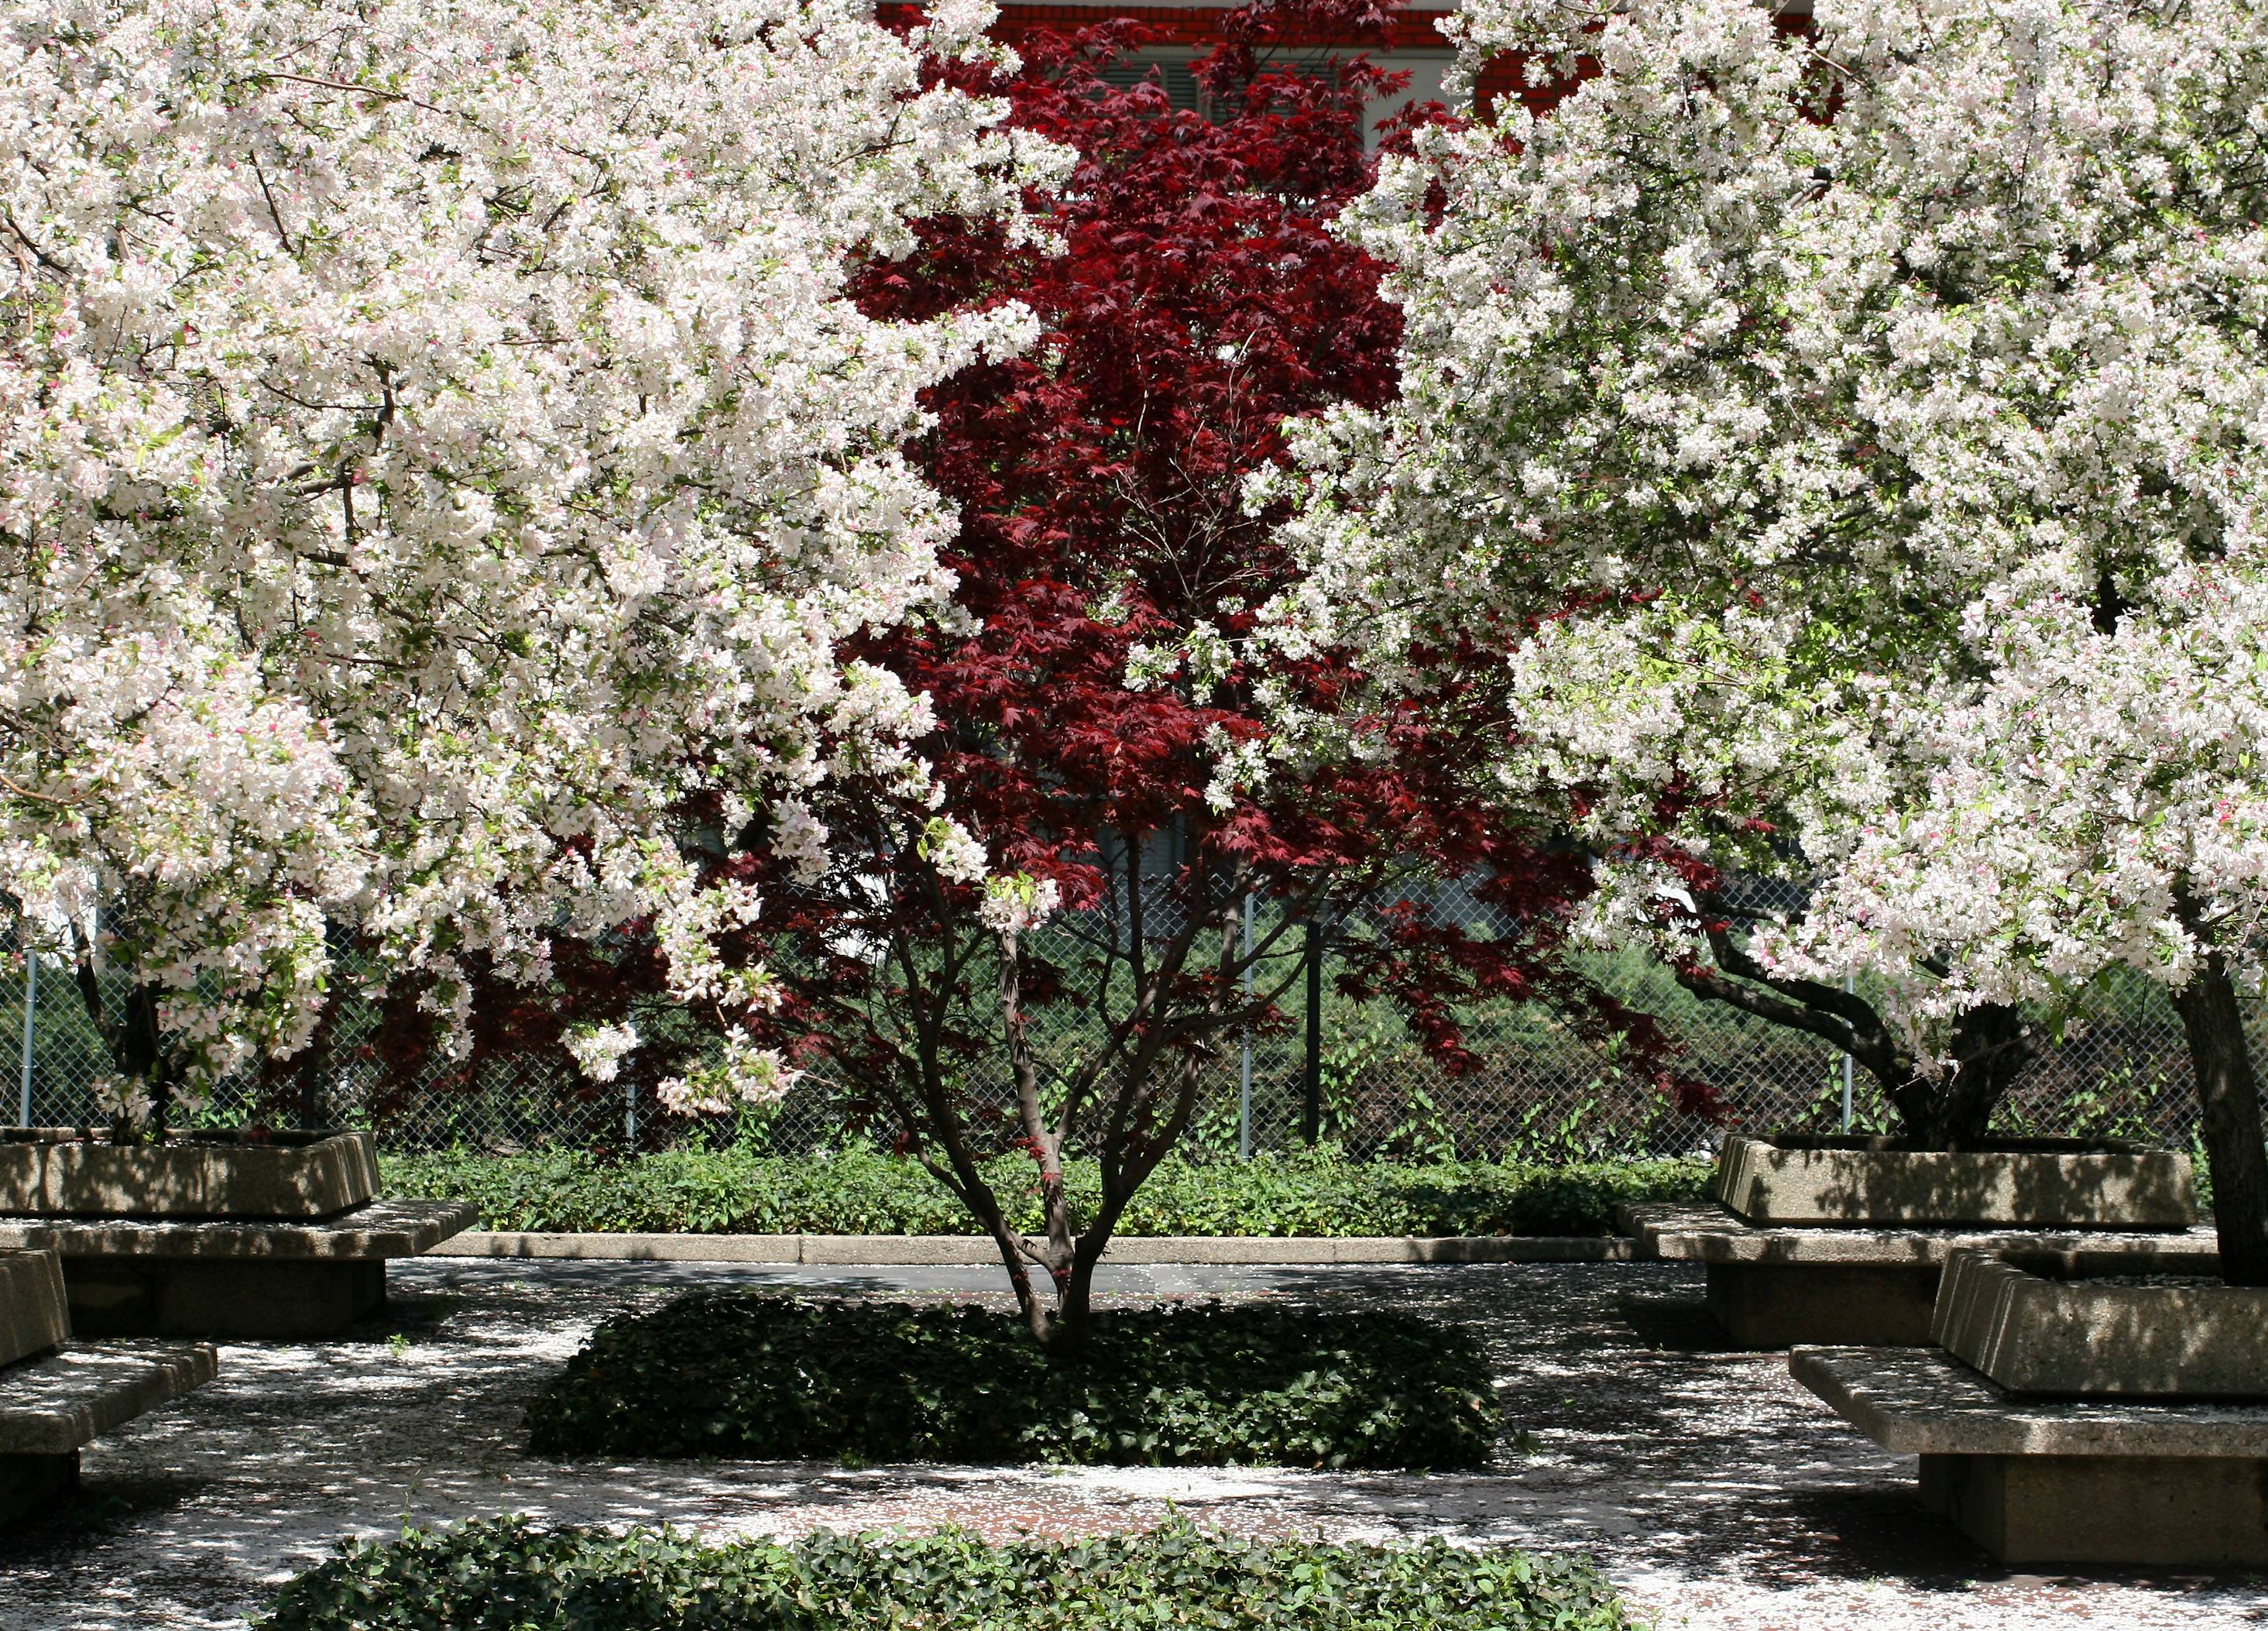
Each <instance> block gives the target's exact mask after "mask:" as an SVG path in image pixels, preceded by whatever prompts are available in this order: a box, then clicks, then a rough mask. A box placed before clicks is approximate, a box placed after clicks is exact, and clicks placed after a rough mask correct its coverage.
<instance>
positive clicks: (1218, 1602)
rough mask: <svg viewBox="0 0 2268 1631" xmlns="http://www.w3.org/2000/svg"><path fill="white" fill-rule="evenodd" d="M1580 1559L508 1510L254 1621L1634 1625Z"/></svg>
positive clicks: (375, 1552)
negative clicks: (621, 1529)
mask: <svg viewBox="0 0 2268 1631" xmlns="http://www.w3.org/2000/svg"><path fill="white" fill-rule="evenodd" d="M1630 1624H1631V1621H1630V1620H1629V1619H1628V1617H1627V1616H1626V1615H1625V1614H1624V1610H1623V1608H1622V1606H1621V1605H1620V1603H1619V1602H1618V1600H1617V1599H1616V1596H1615V1593H1614V1591H1613V1589H1612V1588H1611V1587H1609V1585H1608V1584H1607V1583H1606V1582H1605V1581H1604V1580H1603V1579H1602V1578H1601V1577H1600V1576H1599V1575H1598V1573H1597V1571H1596V1570H1595V1569H1594V1568H1592V1567H1591V1565H1589V1564H1588V1563H1587V1562H1584V1561H1580V1560H1574V1559H1561V1558H1545V1557H1536V1556H1532V1555H1530V1554H1527V1553H1524V1552H1518V1551H1513V1550H1511V1549H1509V1548H1504V1547H1491V1548H1489V1549H1487V1550H1464V1549H1461V1548H1458V1547H1454V1546H1445V1545H1443V1544H1441V1543H1440V1542H1439V1541H1432V1542H1428V1543H1426V1544H1425V1545H1421V1546H1330V1545H1325V1544H1322V1543H1320V1542H1314V1541H1304V1540H1288V1541H1287V1540H1268V1541H1248V1540H1240V1539H1229V1538H1226V1537H1224V1536H1219V1535H1215V1534H1211V1533H1209V1532H1207V1531H1203V1530H1199V1529H1197V1528H1195V1527H1193V1526H1192V1525H1190V1524H1187V1523H1185V1522H1178V1521H1177V1522H1175V1523H1172V1524H1167V1525H1166V1526H1164V1527H1162V1528H1160V1529H1156V1530H1152V1531H1149V1532H1147V1533H1144V1534H1132V1535H1109V1536H1101V1537H1097V1538H1095V1539H1082V1540H1075V1541H1069V1542H1060V1541H1023V1542H1017V1543H1013V1544H1010V1545H1005V1546H993V1545H990V1544H988V1543H987V1542H985V1541H984V1540H983V1539H979V1538H978V1537H976V1536H975V1535H972V1534H969V1533H968V1532H966V1531H958V1530H948V1531H945V1532H943V1533H940V1534H935V1535H921V1536H905V1535H831V1534H826V1533H821V1534H815V1535H813V1536H811V1537H810V1538H808V1539H805V1540H802V1541H799V1542H798V1543H796V1544H795V1545H793V1546H781V1545H778V1544H777V1543H776V1542H772V1541H767V1540H753V1541H743V1542H740V1543H737V1544H734V1545H730V1546H704V1545H703V1544H702V1543H701V1542H699V1541H698V1540H696V1539H694V1538H693V1537H691V1536H689V1535H686V1534H683V1533H681V1532H677V1531H666V1530H664V1531H657V1530H640V1529H634V1530H631V1531H629V1532H628V1533H627V1534H615V1533H612V1532H609V1531H603V1530H587V1529H566V1530H556V1531H539V1530H535V1529H532V1528H530V1527H528V1526H527V1524H525V1523H524V1522H522V1521H519V1520H516V1519H510V1518H506V1519H503V1520H498V1521H491V1522H483V1523H474V1524H466V1525H465V1526H463V1527H462V1528H460V1529H457V1530H453V1531H447V1532H446V1533H432V1532H426V1531H416V1530H412V1531H408V1532H407V1533H405V1534H404V1535H403V1536H402V1537H401V1539H399V1540H394V1541H387V1542H383V1543H371V1542H366V1541H358V1540H357V1541H349V1542H348V1543H346V1545H345V1546H342V1548H341V1550H340V1553H339V1554H338V1555H337V1556H335V1557H334V1558H332V1559H331V1560H329V1561H327V1562H324V1563H320V1564H319V1565H317V1566H316V1567H315V1568H312V1569H309V1570H307V1571H306V1573H304V1574H302V1575H299V1576H297V1577H296V1578H294V1579H292V1580H291V1582H290V1583H287V1584H286V1585H284V1587H283V1589H282V1590H281V1591H280V1593H279V1594H278V1595H277V1597H276V1599H275V1603H274V1606H273V1608H272V1609H271V1611H270V1613H269V1616H268V1617H267V1618H266V1619H264V1620H261V1622H260V1626H261V1631H436V1628H438V1627H447V1628H448V1631H851V1628H852V1627H873V1628H874V1631H884V1628H886V1627H928V1628H933V1631H960V1628H961V1627H967V1628H968V1631H978V1628H979V1627H981V1628H982V1631H1164V1628H1165V1627H1186V1628H1189V1631H1197V1628H1199V1627H1213V1628H1216V1631H1236V1628H1238V1627H1282V1628H1283V1631H1293V1628H1294V1627H1296V1628H1297V1631H1625V1628H1626V1627H1629V1626H1630Z"/></svg>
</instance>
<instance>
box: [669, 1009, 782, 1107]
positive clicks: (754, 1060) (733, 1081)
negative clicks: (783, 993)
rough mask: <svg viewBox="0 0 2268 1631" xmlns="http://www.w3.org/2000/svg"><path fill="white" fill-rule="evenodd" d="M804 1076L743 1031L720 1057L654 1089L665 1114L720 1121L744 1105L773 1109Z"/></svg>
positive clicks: (728, 1042)
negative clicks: (711, 1118)
mask: <svg viewBox="0 0 2268 1631" xmlns="http://www.w3.org/2000/svg"><path fill="white" fill-rule="evenodd" d="M801 1074H802V1073H801V1072H799V1071H793V1070H790V1069H788V1068H787V1066H786V1065H785V1063H784V1061H783V1060H782V1059H781V1058H780V1056H779V1054H778V1052H777V1051H776V1050H774V1049H770V1048H759V1047H757V1046H755V1044H753V1043H752V1042H751V1041H750V1040H749V1038H748V1036H747V1032H746V1031H744V1030H739V1029H737V1028H736V1029H734V1030H732V1031H730V1032H728V1033H727V1034H726V1036H725V1042H724V1047H723V1050H722V1052H720V1054H719V1055H718V1058H717V1059H714V1060H712V1061H711V1062H710V1063H708V1064H706V1065H704V1066H702V1067H701V1068H699V1069H697V1070H695V1071H693V1072H692V1073H690V1074H688V1075H684V1076H673V1077H670V1078H669V1079H668V1080H667V1081H663V1082H661V1083H660V1084H659V1086H658V1087H657V1088H656V1089H655V1096H657V1097H658V1098H659V1099H660V1101H661V1103H662V1105H663V1107H664V1108H665V1109H666V1110H669V1111H673V1112H674V1113H675V1114H677V1115H681V1116H722V1115H727V1114H729V1113H731V1112H732V1111H734V1110H737V1109H739V1108H740V1106H741V1105H744V1104H754V1105H764V1104H775V1103H778V1102H779V1101H780V1100H781V1099H783V1098H784V1097H785V1096H787V1092H788V1089H791V1088H792V1087H793V1086H794V1085H795V1084H796V1082H797V1081H799V1079H800V1077H801Z"/></svg>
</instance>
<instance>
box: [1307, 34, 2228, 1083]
mask: <svg viewBox="0 0 2268 1631" xmlns="http://www.w3.org/2000/svg"><path fill="white" fill-rule="evenodd" d="M1813 9H1814V10H1815V26H1814V27H1813V28H1811V29H1808V30H1807V29H1804V28H1802V27H1800V26H1787V21H1788V19H1779V18H1775V17H1774V16H1773V15H1772V12H1771V8H1770V7H1768V6H1760V5H1756V4H1749V0H1628V3H1627V4H1620V5H1616V6H1611V7H1609V6H1593V5H1587V4H1571V3H1569V0H1470V3H1469V4H1468V5H1467V6H1466V7H1465V9H1464V11H1463V12H1462V21H1461V24H1460V27H1461V31H1462V41H1461V43H1462V52H1463V68H1464V70H1465V73H1466V75H1467V79H1468V83H1469V78H1470V76H1471V74H1472V73H1473V71H1474V70H1476V68H1477V66H1478V64H1479V63H1482V62H1484V61H1485V60H1487V59H1488V58H1489V57H1491V55H1495V54H1496V53H1498V52H1501V51H1507V50H1511V51H1520V52H1523V53H1527V54H1528V62H1529V64H1530V68H1529V71H1530V72H1531V73H1534V74H1535V75H1537V76H1538V77H1551V76H1555V75H1556V76H1565V77H1570V78H1572V77H1574V76H1576V75H1577V74H1578V73H1579V72H1580V73H1581V74H1583V75H1584V76H1585V77H1583V78H1582V79H1581V83H1580V85H1579V87H1578V88H1576V89H1575V90H1574V91H1573V92H1572V94H1570V95H1568V96H1566V97H1565V99H1564V100H1561V101H1560V102H1559V103H1558V105H1557V107H1556V109H1554V110H1553V111H1552V112H1550V113H1549V114H1545V115H1543V116H1541V117H1537V116H1532V115H1531V114H1529V113H1528V111H1526V110H1525V109H1524V108H1523V107H1521V105H1520V103H1519V102H1518V100H1516V99H1506V105H1505V106H1504V107H1500V108H1499V110H1498V111H1497V113H1496V114H1495V116H1494V117H1493V118H1478V117H1476V118H1475V120H1474V121H1473V122H1471V123H1470V125H1469V127H1468V128H1465V129H1459V130H1447V129H1442V130H1433V131H1429V132H1426V133H1425V134H1424V135H1423V136H1422V137H1420V139H1419V141H1418V150H1417V151H1416V153H1415V154H1414V155H1412V156H1410V157H1408V158H1403V159H1388V160H1387V161H1386V163H1385V164H1384V165H1383V166H1382V167H1381V175H1380V179H1379V182H1378V185H1377V187H1376V188H1375V189H1374V191H1373V194H1372V195H1371V196H1369V197H1368V198H1367V200H1366V201H1365V203H1363V204H1362V205H1361V206H1360V207H1359V208H1358V209H1357V210H1354V211H1352V212H1351V214H1350V216H1349V217H1348V220H1349V222H1350V225H1351V231H1352V232H1354V233H1355V235H1356V237H1357V239H1358V240H1359V241H1360V242H1361V243H1362V244H1363V245H1364V246H1365V247H1366V248H1368V249H1370V250H1371V251H1372V252H1373V253H1374V254H1376V255H1380V256H1381V258H1383V259H1385V260H1387V261H1388V262H1391V263H1392V267H1393V270H1392V273H1391V277H1390V286H1391V290H1392V292H1393V295H1394V298H1395V299H1396V300H1397V301H1398V302H1399V303H1400V304H1401V305H1402V306H1403V310H1404V311H1405V313H1406V314H1407V316H1408V323H1409V326H1408V336H1407V340H1406V343H1405V347H1404V351H1403V376H1402V385H1403V390H1402V395H1401V399H1400V400H1399V401H1398V402H1396V403H1395V404H1393V405H1392V406H1390V407H1389V408H1388V409H1386V410H1381V411H1379V412H1376V413H1367V412H1360V411H1353V410H1345V411H1341V412H1339V413H1337V414H1336V415H1334V416H1331V417H1327V418H1325V419H1323V420H1321V421H1319V422H1316V423H1315V424H1313V425H1311V426H1310V427H1308V429H1307V432H1305V434H1304V436H1303V438H1302V439H1301V440H1300V444H1299V446H1298V448H1297V452H1298V454H1299V460H1300V469H1299V471H1298V472H1296V473H1294V474H1291V475H1285V476H1281V477H1279V478H1278V482H1279V483H1280V485H1281V486H1283V487H1286V488H1290V489H1292V490H1295V491H1298V492H1299V493H1300V497H1301V500H1302V507H1301V510H1300V514H1299V516H1298V518H1297V519H1296V520H1295V521H1294V522H1293V524H1292V535H1293V537H1294V538H1295V540H1296V542H1297V544H1298V546H1299V548H1300V550H1301V551H1302V553H1303V555H1304V557H1305V559H1306V560H1307V563H1308V565H1309V567H1310V571H1311V574H1312V575H1311V578H1310V579H1309V581H1308V583H1307V585H1306V587H1305V588H1304V589H1303V590H1302V592H1301V593H1300V596H1299V597H1298V599H1297V600H1296V601H1291V602H1287V603H1286V604H1285V605H1283V606H1280V607H1279V608H1278V613H1279V614H1280V616H1281V617H1282V619H1283V623H1284V632H1283V634H1282V637H1281V638H1285V639H1286V640H1287V641H1289V642H1291V643H1292V644H1293V645H1295V646H1296V645H1298V644H1299V643H1300V642H1304V641H1310V640H1314V639H1317V638H1345V639H1351V640H1353V641H1355V642H1357V643H1358V644H1359V646H1361V647H1362V648H1363V649H1365V650H1366V652H1367V653H1368V654H1369V657H1370V660H1371V661H1372V663H1373V667H1374V668H1376V670H1377V671H1378V672H1379V673H1381V675H1386V676H1388V679H1389V680H1390V681H1392V682H1394V683H1399V684H1401V685H1403V686H1405V687H1408V688H1410V689H1411V690H1418V691H1421V692H1422V690H1424V689H1425V686H1426V684H1427V683H1428V679H1429V676H1428V675H1427V674H1426V673H1425V671H1424V669H1423V668H1422V666H1421V665H1420V664H1418V662H1416V661H1412V659H1411V656H1410V653H1413V652H1420V651H1423V650H1424V649H1425V648H1426V647H1427V646H1428V644H1429V643H1432V642H1438V641H1439V640H1440V638H1442V637H1444V636H1445V635H1458V636H1465V637H1469V638H1474V639H1476V640H1479V641H1481V642H1483V643H1484V644H1485V645H1488V646H1491V648H1492V649H1496V650H1500V651H1502V652H1503V653H1505V654H1506V661H1507V663H1508V665H1509V666H1508V671H1507V673H1508V681H1509V683H1511V684H1512V685H1513V686H1514V687H1515V688H1516V692H1517V695H1518V697H1519V698H1520V702H1521V709H1522V723H1523V726H1524V732H1525V734H1523V736H1522V737H1521V740H1519V741H1518V742H1514V743H1512V744H1510V745H1508V747H1507V749H1506V752H1505V754H1504V755H1503V756H1502V758H1501V761H1500V763H1499V765H1498V766H1497V770H1498V772H1499V775H1500V777H1501V780H1502V783H1503V789H1502V790H1503V793H1504V796H1505V797H1506V798H1507V799H1508V800H1516V801H1542V802H1545V803H1547V804H1549V805H1550V806H1551V807H1552V808H1556V809H1557V811H1558V812H1559V813H1560V814H1561V815H1562V816H1564V817H1565V819H1567V820H1568V821H1569V822H1571V823H1573V824H1574V825H1576V826H1577V827H1578V828H1579V829H1580V830H1583V831H1584V832H1585V833H1586V834H1587V836H1588V837H1589V838H1592V839H1593V840H1594V841H1595V842H1596V843H1597V844H1598V845H1600V847H1601V849H1602V851H1610V850H1611V848H1612V846H1613V845H1614V844H1615V842H1616V839H1618V838H1623V837H1626V836H1628V835H1631V834H1634V833H1646V834H1661V833H1664V832H1666V833H1668V835H1669V836H1671V837H1673V838H1679V839H1682V840H1683V841H1684V842H1686V843H1688V844H1690V845H1692V846H1693V847H1694V848H1695V849H1696V850H1697V851H1699V852H1704V853H1705V854H1707V855H1708V856H1709V857H1710V858H1711V859H1712V860H1717V861H1720V862H1725V863H1732V864H1742V865H1745V866H1747V867H1751V868H1772V867H1781V868H1786V869H1788V870H1791V871H1793V872H1795V873H1797V874H1799V875H1803V876H1806V877H1809V878H1815V879H1817V880H1819V881H1820V892H1819V894H1818V896H1817V897H1816V899H1815V908H1814V910H1812V911H1810V912H1808V913H1807V914H1806V916H1805V919H1804V920H1803V922H1802V923H1801V924H1800V926H1796V927H1794V928H1793V929H1790V930H1786V931H1784V932H1782V933H1779V934H1766V935H1764V937H1763V938H1762V941H1761V942H1760V950H1762V951H1763V952H1764V953H1765V954H1766V955H1767V956H1768V958H1769V959H1771V960H1772V961H1774V962H1776V963H1778V966H1780V967H1781V968H1783V969H1784V970H1790V971H1800V972H1804V973H1808V974H1812V975H1815V976H1821V975H1824V976H1829V977H1839V976H1840V975H1841V974H1843V973H1845V972H1848V971H1852V970H1860V969H1866V970H1874V971H1875V972H1877V973H1879V974H1880V975H1881V976H1882V977H1883V978H1885V979H1887V980H1889V981H1890V982H1891V983H1892V987H1893V997H1894V1000H1896V1002H1897V1004H1898V1005H1899V1007H1901V1009H1902V1017H1903V1019H1904V1022H1906V1023H1908V1024H1909V1025H1910V1026H1911V1027H1913V1028H1914V1034H1915V1035H1916V1036H1917V1037H1918V1038H1920V1039H1923V1040H1925V1041H1926V1033H1927V1032H1928V1030H1929V1028H1930V1025H1931V1023H1932V1022H1933V1021H1937V1020H1941V1019H1942V1018H1943V1017H1944V1016H1945V1015H1947V1014H1948V1013H1950V1012H1951V1011H1953V1010H1954V1009H1955V1008H1957V1007H1960V1006H1963V1005H1965V1004H1968V1003H1971V1002H1975V1001H1977V1000H1985V999H1989V998H2008V997H2013V996H2019V995H2044V994H2053V993H2058V992H2067V991H2068V989H2069V988H2070V986H2071V985H2073V984H2075V983H2077V982H2080V981H2083V980H2084V979H2086V978H2089V977H2090V976H2091V974H2092V973H2094V972H2095V971H2096V970H2099V969H2101V968H2102V967H2103V966H2105V965H2106V964H2107V963H2112V962H2123V963H2130V964H2132V965H2134V966H2137V967H2140V968H2143V969H2146V970H2151V971H2153V972H2154V973H2156V974H2157V975H2159V976H2160V977H2161V978H2165V979H2167V980H2169V981H2170V982H2175V983H2178V982H2179V981H2181V980H2182V979H2183V978H2186V974H2187V971H2188V969H2189V968H2190V966H2191V963H2192V962H2193V959H2194V957H2195V956H2196V953H2197V950H2198V935H2199V934H2203V935H2204V936H2205V937H2206V938H2208V939H2210V940H2212V941H2217V942H2218V943H2220V945H2222V946H2223V947H2224V948H2228V949H2229V950H2231V951H2233V952H2235V953H2238V954H2240V955H2242V956H2247V957H2249V956H2250V950H2251V948H2253V947H2255V946H2256V945H2257V943H2258V935H2257V930H2258V928H2259V926H2260V925H2261V922H2262V917H2263V911H2264V907H2268V882H2264V880H2268V777H2264V764H2268V760H2264V758H2263V753H2264V750H2268V744H2264V743H2263V742H2262V739H2261V730H2262V727H2263V725H2264V723H2268V639H2264V636H2263V630H2264V626H2268V625H2264V615H2268V548H2264V539H2263V536H2262V526H2261V517H2262V511H2261V504H2262V499H2263V495H2264V491H2268V333H2264V328H2263V324H2264V318H2268V232H2264V231H2263V229H2262V227H2261V225H2259V223H2260V222H2261V221H2262V220H2263V218H2264V215H2263V205H2264V203H2268V12H2264V9H2263V7H2262V6H2261V5H2260V4H2256V3H2254V0H2186V3H2184V4H2178V5H2176V4H2161V3H2159V0H1818V4H1816V6H1815V8H1813ZM1429 191H1430V196H1429ZM1656 887H1658V886H1656ZM1645 895H1646V888H1644V887H1641V888H1640V889H1638V890H1637V892H1636V897H1635V898H1638V899H1639V900H1643V898H1644V897H1645ZM1624 898H1626V899H1627V898H1632V897H1630V896H1625V897H1624ZM2184 898H2187V899H2191V900H2194V901H2195V902H2196V903H2198V908H2197V910H2196V911H2193V912H2191V919H2192V920H2193V926H2194V931H2195V932H2193V931H2192V928H2185V927H2184V926H2183V923H2182V921H2181V917H2182V902H2183V899H2184ZM1925 956H1926V957H1929V958H1931V959H1933V960H1944V961H1945V962H1946V963H1948V964H1949V966H1950V970H1951V971H1950V973H1949V974H1948V975H1946V976H1945V977H1944V978H1942V979H1940V978H1937V977H1935V976H1925V975H1924V974H1923V973H1922V972H1921V971H1920V970H1919V969H1918V966H1917V962H1916V960H1917V959H1918V958H1921V957H1925Z"/></svg>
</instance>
